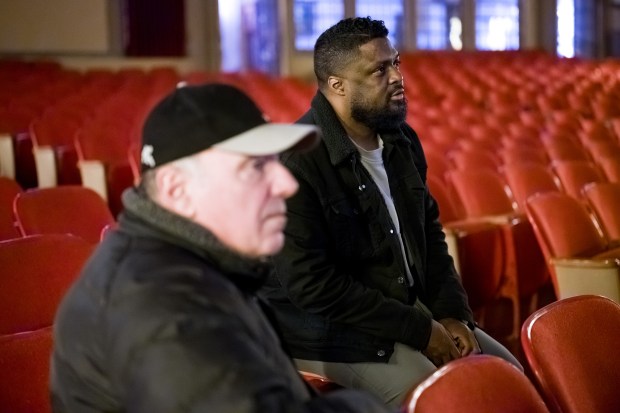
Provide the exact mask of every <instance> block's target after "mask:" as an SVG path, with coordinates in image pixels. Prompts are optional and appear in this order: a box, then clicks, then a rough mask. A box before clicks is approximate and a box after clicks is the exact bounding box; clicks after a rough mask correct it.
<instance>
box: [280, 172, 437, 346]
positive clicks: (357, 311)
mask: <svg viewBox="0 0 620 413" xmlns="http://www.w3.org/2000/svg"><path fill="white" fill-rule="evenodd" d="M291 171H292V172H293V174H294V175H295V177H296V178H297V180H298V181H299V191H298V192H297V194H296V195H295V196H293V197H292V198H290V199H289V200H288V202H287V209H288V224H287V227H286V241H285V245H284V248H283V250H282V251H281V252H280V253H279V254H278V255H277V256H276V257H274V265H275V269H276V275H277V277H278V281H279V282H280V284H281V286H282V288H284V290H285V292H286V294H287V296H288V298H289V299H290V300H291V302H292V303H293V304H294V305H295V306H297V307H299V308H302V309H303V310H305V311H307V312H310V313H315V314H320V315H322V316H323V317H326V318H328V319H329V320H331V321H333V322H338V323H344V324H349V325H352V326H354V327H355V328H356V329H358V330H360V331H362V332H364V333H367V334H371V335H375V336H378V337H381V338H385V339H390V340H394V341H397V342H401V343H404V344H407V345H410V346H412V347H414V348H417V349H423V348H425V347H426V344H427V342H428V337H429V334H430V322H431V320H430V318H428V317H427V315H426V314H425V313H423V312H422V311H420V310H418V309H417V308H414V307H413V306H410V305H407V304H404V303H402V302H400V301H399V300H397V299H394V298H390V297H386V296H385V295H384V294H383V293H382V292H381V291H379V290H378V289H375V288H370V287H368V286H366V285H364V284H363V283H362V282H361V281H360V280H359V276H358V275H357V274H354V273H351V272H347V270H346V269H339V268H338V267H337V265H336V257H337V256H338V250H337V249H336V248H334V247H333V244H334V242H333V240H332V239H330V235H329V231H328V225H329V224H328V223H327V222H326V218H325V216H324V213H323V208H322V206H321V203H320V201H319V198H318V196H317V194H316V192H315V190H314V189H313V188H312V187H311V185H310V184H309V183H308V181H307V180H305V179H304V178H303V175H302V174H303V173H307V171H300V170H298V169H297V168H296V167H293V168H291ZM315 173H318V172H316V171H315ZM341 267H342V266H341Z"/></svg>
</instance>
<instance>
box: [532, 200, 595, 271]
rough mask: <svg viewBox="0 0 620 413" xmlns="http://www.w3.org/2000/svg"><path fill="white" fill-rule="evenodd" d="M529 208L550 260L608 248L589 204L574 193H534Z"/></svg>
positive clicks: (537, 234) (544, 252) (543, 248)
mask: <svg viewBox="0 0 620 413" xmlns="http://www.w3.org/2000/svg"><path fill="white" fill-rule="evenodd" d="M526 211H527V216H528V219H529V220H530V222H531V223H532V226H533V228H534V233H535V234H536V238H537V239H538V243H539V244H540V246H541V248H542V251H543V254H544V255H545V257H546V258H547V261H549V259H550V258H577V257H590V256H592V255H594V254H597V253H599V252H602V251H604V250H605V248H606V242H605V240H604V238H603V237H602V235H601V234H600V233H599V232H598V230H597V229H596V226H595V225H594V222H593V221H592V218H591V216H590V214H589V213H588V211H587V209H586V208H585V206H584V205H583V204H582V203H580V202H579V201H578V200H577V199H575V198H573V197H571V196H570V195H567V194H565V193H563V192H546V193H541V194H538V195H534V196H532V197H530V198H528V200H527V208H526Z"/></svg>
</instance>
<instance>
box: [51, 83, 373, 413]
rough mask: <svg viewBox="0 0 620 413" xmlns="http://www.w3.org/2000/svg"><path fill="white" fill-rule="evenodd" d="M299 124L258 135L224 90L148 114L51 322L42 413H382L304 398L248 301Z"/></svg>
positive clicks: (278, 228)
mask: <svg viewBox="0 0 620 413" xmlns="http://www.w3.org/2000/svg"><path fill="white" fill-rule="evenodd" d="M318 140H319V136H318V133H317V129H316V127H314V126H309V125H276V124H267V123H266V122H265V121H264V120H263V118H262V116H261V112H260V111H259V109H258V108H257V107H256V106H255V105H254V103H253V102H252V101H251V100H250V99H249V98H248V97H247V96H246V95H244V94H243V93H241V92H240V91H238V90H237V89H234V88H232V87H230V86H224V85H206V86H196V87H185V88H179V89H177V90H176V91H175V92H174V93H172V94H171V95H170V96H168V97H166V98H165V99H164V100H163V101H162V102H160V103H159V104H158V105H157V106H156V107H155V108H154V110H153V111H152V112H151V113H150V115H149V116H148V118H147V120H146V122H145V126H144V130H143V146H142V154H141V158H142V173H143V174H142V181H141V183H140V185H139V186H138V187H137V188H132V189H129V190H127V191H126V192H125V194H124V196H123V204H124V207H125V209H124V212H123V214H122V215H121V216H120V219H119V227H118V229H117V230H114V231H112V232H111V233H109V234H108V235H107V236H106V238H105V240H104V241H103V242H102V243H101V245H100V246H99V248H98V249H97V250H96V252H95V253H94V255H93V257H92V258H91V259H90V261H89V262H88V263H87V265H86V266H85V268H84V270H83V272H82V275H81V276H80V279H79V280H78V281H77V282H76V283H75V285H74V286H73V287H72V289H71V290H70V292H69V293H68V294H67V296H66V297H65V299H64V301H63V303H62V305H61V307H60V309H59V311H58V314H57V317H56V322H55V332H54V352H53V357H52V371H51V379H50V381H51V389H52V404H53V409H54V411H55V412H72V413H79V412H104V411H105V412H121V411H122V412H149V413H154V412H284V411H286V412H291V411H307V412H354V411H355V412H382V411H384V409H385V407H384V406H383V405H382V404H381V403H380V402H377V401H376V400H375V399H373V398H372V397H371V396H368V395H366V394H364V393H357V392H355V393H354V392H351V391H338V392H334V393H331V394H329V395H328V396H321V397H320V396H318V395H316V394H315V393H314V392H313V391H312V390H310V389H309V388H308V387H307V386H306V385H305V383H304V381H303V379H301V378H300V376H299V374H298V373H297V371H296V369H295V367H294V365H293V364H292V362H291V360H290V358H289V357H288V356H287V354H286V353H285V351H284V350H283V348H282V344H281V342H280V339H279V337H278V335H277V334H276V332H275V329H274V326H273V325H272V323H271V320H272V318H271V316H270V313H269V310H268V308H267V307H266V306H265V305H264V304H263V303H262V302H261V301H260V300H259V299H258V298H257V297H256V295H255V292H256V290H257V289H258V288H259V287H260V286H261V284H262V283H263V281H264V279H265V276H266V274H267V273H268V268H267V266H266V265H265V257H268V256H270V255H272V254H275V253H277V252H278V251H279V250H280V248H281V247H282V245H283V243H284V236H283V233H282V231H283V228H284V226H285V224H286V215H285V213H286V207H285V199H286V198H288V197H290V196H291V195H293V194H294V193H295V191H296V190H297V182H296V181H295V179H294V178H293V177H292V176H291V175H290V173H289V172H288V171H287V170H286V169H285V168H284V167H283V166H282V165H281V164H280V163H279V161H278V154H279V153H281V152H283V151H291V150H292V151H300V150H304V149H308V148H311V147H313V146H314V145H315V144H316V143H317V141H318Z"/></svg>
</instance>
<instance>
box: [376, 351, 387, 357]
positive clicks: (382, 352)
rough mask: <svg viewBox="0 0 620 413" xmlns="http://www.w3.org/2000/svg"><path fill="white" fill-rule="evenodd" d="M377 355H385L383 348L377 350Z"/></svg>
mask: <svg viewBox="0 0 620 413" xmlns="http://www.w3.org/2000/svg"><path fill="white" fill-rule="evenodd" d="M377 356H379V357H384V356H385V350H379V351H377Z"/></svg>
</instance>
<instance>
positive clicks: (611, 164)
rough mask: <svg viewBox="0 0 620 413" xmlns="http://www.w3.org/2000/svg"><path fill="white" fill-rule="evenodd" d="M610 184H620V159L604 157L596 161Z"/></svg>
mask: <svg viewBox="0 0 620 413" xmlns="http://www.w3.org/2000/svg"><path fill="white" fill-rule="evenodd" d="M596 163H597V165H599V167H600V168H601V169H602V170H603V172H604V174H605V177H606V178H607V180H608V181H609V182H620V159H619V158H614V157H604V158H599V159H597V160H596Z"/></svg>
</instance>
